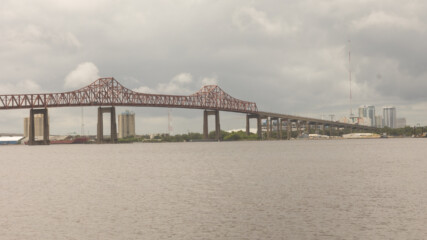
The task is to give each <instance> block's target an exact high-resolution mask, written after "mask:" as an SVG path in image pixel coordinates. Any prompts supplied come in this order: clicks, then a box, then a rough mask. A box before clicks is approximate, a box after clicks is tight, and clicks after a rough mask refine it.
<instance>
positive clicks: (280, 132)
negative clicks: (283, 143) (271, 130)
mask: <svg viewBox="0 0 427 240" xmlns="http://www.w3.org/2000/svg"><path fill="white" fill-rule="evenodd" d="M277 124H279V126H278V129H277V131H278V133H279V135H278V137H279V139H280V140H282V127H283V121H282V119H281V118H280V119H277Z"/></svg>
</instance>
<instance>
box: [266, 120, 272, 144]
mask: <svg viewBox="0 0 427 240" xmlns="http://www.w3.org/2000/svg"><path fill="white" fill-rule="evenodd" d="M266 121H267V123H266V124H267V139H270V124H271V122H270V118H269V117H267V118H266Z"/></svg>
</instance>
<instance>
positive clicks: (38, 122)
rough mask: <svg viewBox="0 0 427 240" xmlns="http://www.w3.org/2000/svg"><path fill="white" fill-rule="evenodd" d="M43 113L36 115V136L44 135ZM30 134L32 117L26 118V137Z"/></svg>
mask: <svg viewBox="0 0 427 240" xmlns="http://www.w3.org/2000/svg"><path fill="white" fill-rule="evenodd" d="M43 117H44V115H43V114H35V115H34V137H43ZM29 136H30V119H29V118H27V117H26V118H24V137H29Z"/></svg>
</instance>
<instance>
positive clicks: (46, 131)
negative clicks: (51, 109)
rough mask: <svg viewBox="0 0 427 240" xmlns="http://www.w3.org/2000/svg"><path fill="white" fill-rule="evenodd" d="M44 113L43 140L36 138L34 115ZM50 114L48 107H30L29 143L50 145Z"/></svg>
mask: <svg viewBox="0 0 427 240" xmlns="http://www.w3.org/2000/svg"><path fill="white" fill-rule="evenodd" d="M35 114H42V115H43V140H37V141H36V139H35V131H34V129H35V128H34V115H35ZM49 144H50V141H49V115H48V111H47V108H44V109H30V129H29V137H28V145H49Z"/></svg>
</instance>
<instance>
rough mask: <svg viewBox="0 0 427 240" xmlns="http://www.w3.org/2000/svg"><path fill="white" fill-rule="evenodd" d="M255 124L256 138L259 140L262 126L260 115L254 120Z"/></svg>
mask: <svg viewBox="0 0 427 240" xmlns="http://www.w3.org/2000/svg"><path fill="white" fill-rule="evenodd" d="M256 124H257V134H258V138H259V139H261V138H262V125H261V116H260V115H258V116H257V118H256Z"/></svg>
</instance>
